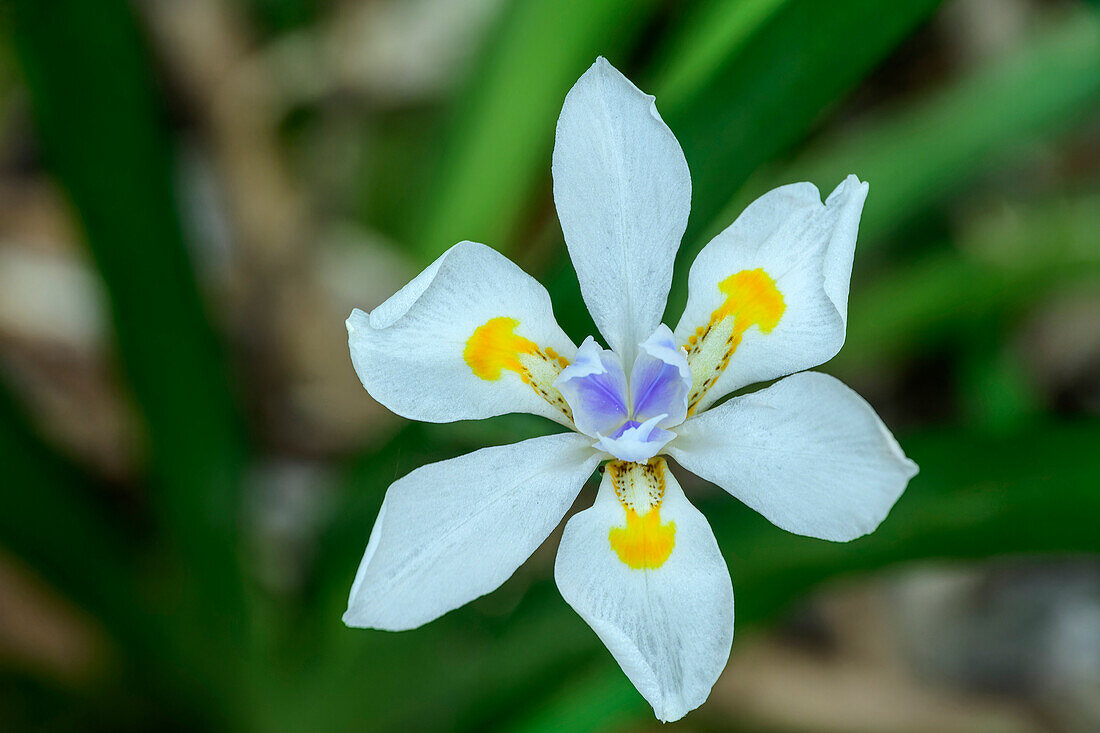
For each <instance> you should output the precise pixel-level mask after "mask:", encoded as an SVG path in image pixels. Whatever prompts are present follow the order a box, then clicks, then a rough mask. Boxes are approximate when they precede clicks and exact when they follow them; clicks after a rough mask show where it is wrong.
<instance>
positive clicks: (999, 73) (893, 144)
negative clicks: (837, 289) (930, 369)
mask: <svg viewBox="0 0 1100 733" xmlns="http://www.w3.org/2000/svg"><path fill="white" fill-rule="evenodd" d="M1098 106H1100V17H1098V16H1097V15H1096V14H1095V13H1093V12H1091V11H1087V10H1084V9H1076V10H1075V11H1073V12H1069V13H1068V14H1067V15H1066V17H1063V18H1061V19H1060V20H1057V21H1056V22H1054V23H1053V24H1051V25H1050V26H1049V27H1044V28H1043V29H1041V30H1040V31H1038V32H1035V33H1034V34H1033V35H1032V36H1031V37H1030V38H1029V39H1028V40H1027V41H1026V42H1025V43H1024V44H1022V45H1021V46H1020V47H1019V48H1015V49H1013V51H1011V52H1010V53H1007V54H1005V55H1003V56H1002V57H1001V58H999V59H997V60H995V61H994V62H991V63H988V64H986V65H985V66H983V67H981V68H979V69H977V70H975V71H973V72H971V73H969V74H967V75H965V76H963V77H962V78H960V79H958V80H956V81H954V82H952V83H951V84H949V85H948V86H946V87H945V88H943V89H941V90H939V91H937V92H935V93H934V94H932V95H930V96H929V97H927V98H926V99H924V100H921V101H919V102H916V103H912V104H909V105H907V106H905V107H904V108H902V109H898V110H895V111H893V112H891V113H889V114H886V115H882V116H879V117H877V118H872V119H867V120H864V121H863V122H862V123H861V124H860V125H858V126H857V127H855V128H853V129H850V130H848V131H847V132H846V135H845V137H844V138H843V139H840V140H833V141H829V142H824V143H822V144H821V145H820V146H818V148H816V149H815V150H813V151H811V152H808V153H807V154H806V155H805V156H803V157H801V158H799V159H798V160H795V161H794V162H792V163H790V164H789V165H787V166H785V167H784V169H783V172H781V173H779V174H777V175H773V176H769V178H770V179H771V181H773V182H775V183H776V184H778V183H790V182H791V181H795V180H798V181H806V180H808V181H812V182H814V183H816V184H818V185H819V186H820V187H821V188H822V192H823V194H825V193H828V192H829V191H831V190H832V188H833V187H834V186H835V185H837V184H838V183H839V182H840V181H841V180H843V179H844V177H845V176H847V175H848V174H849V173H855V174H856V175H858V176H859V177H860V178H861V179H863V180H866V181H869V182H870V184H871V194H870V195H869V196H868V197H867V205H866V208H865V209H864V212H863V219H862V221H861V222H860V245H861V247H862V246H863V245H865V244H867V243H872V244H873V243H875V242H876V241H878V240H880V239H881V238H882V236H883V235H884V234H886V233H888V232H890V231H891V230H893V229H895V228H896V227H898V226H900V225H901V224H903V223H905V222H907V221H911V220H912V219H914V218H915V217H917V216H920V215H921V213H922V212H924V211H925V210H927V208H928V206H929V204H931V203H933V202H935V201H937V200H941V199H943V198H944V197H946V196H949V195H951V194H954V193H957V192H959V191H960V190H961V189H962V188H963V187H964V186H965V184H966V183H967V182H968V181H970V180H971V179H973V178H974V176H975V175H977V174H979V173H981V172H982V171H984V170H988V169H989V168H990V167H992V166H994V165H996V164H998V163H1001V162H1003V161H1005V160H1007V159H1011V158H1012V157H1015V156H1019V155H1020V153H1021V151H1022V150H1024V149H1026V146H1027V145H1029V144H1033V141H1035V140H1040V139H1043V138H1044V137H1047V136H1049V135H1050V134H1051V133H1054V132H1058V131H1062V130H1065V129H1067V128H1069V127H1070V126H1072V125H1073V124H1074V123H1079V122H1081V121H1082V120H1083V119H1084V118H1085V115H1086V113H1089V112H1091V111H1095V110H1096V109H1097V107H1098ZM761 184H762V185H758V186H753V187H752V189H753V190H752V191H747V192H744V193H743V194H742V195H740V196H739V197H738V198H737V199H736V200H735V201H734V203H733V204H731V205H730V206H727V207H726V210H725V211H724V212H723V213H722V214H721V215H720V216H719V217H718V218H717V220H716V221H715V222H714V223H713V225H712V226H711V227H710V230H711V231H712V232H714V233H716V232H717V231H719V230H720V229H722V228H724V227H725V226H726V225H727V224H729V222H730V221H732V220H733V218H735V217H736V215H737V214H738V213H740V211H741V209H743V208H744V206H745V205H746V204H747V203H748V201H749V200H751V197H753V196H755V195H756V194H757V193H762V191H763V190H766V189H767V188H770V187H771V183H764V182H763V181H762V182H761Z"/></svg>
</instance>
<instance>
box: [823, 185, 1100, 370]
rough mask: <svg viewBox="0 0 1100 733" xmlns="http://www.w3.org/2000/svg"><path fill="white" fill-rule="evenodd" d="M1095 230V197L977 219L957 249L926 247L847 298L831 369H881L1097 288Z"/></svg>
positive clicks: (1099, 213)
mask: <svg viewBox="0 0 1100 733" xmlns="http://www.w3.org/2000/svg"><path fill="white" fill-rule="evenodd" d="M1097 226H1100V200H1098V199H1097V197H1096V196H1094V195H1089V196H1083V197H1080V198H1079V199H1077V200H1071V201H1057V202H1054V203H1053V204H1044V205H1037V206H1031V207H1023V208H1018V209H1014V210H1011V211H1006V212H1004V213H1003V214H1001V215H998V216H993V217H987V218H986V219H984V223H983V220H982V219H980V218H979V219H977V221H976V222H975V223H972V224H971V225H970V228H969V229H968V230H967V231H965V232H963V233H962V235H961V236H960V241H959V244H958V246H957V247H956V248H943V249H939V250H936V251H933V252H931V253H929V254H927V255H925V256H923V257H922V258H920V259H918V260H915V261H912V262H908V263H906V264H905V265H904V266H901V267H899V268H897V269H896V271H893V272H888V273H885V274H882V275H880V276H879V277H878V278H876V279H875V281H874V282H873V283H870V284H869V285H866V286H864V287H863V288H861V289H860V290H858V291H854V292H853V294H852V299H851V303H850V305H849V308H848V312H849V314H850V321H849V324H848V338H847V342H846V343H845V346H844V349H843V350H842V351H841V352H840V353H839V354H838V355H837V356H836V357H835V358H834V359H833V360H832V361H831V362H829V370H830V371H835V372H838V373H844V374H855V373H858V372H861V371H863V372H867V371H871V372H874V371H881V370H883V369H887V368H889V367H890V365H891V364H892V363H894V362H895V361H897V360H898V359H900V358H903V357H906V356H912V355H913V354H915V353H919V352H921V351H925V352H927V351H930V350H933V349H935V348H936V347H937V345H939V344H943V343H945V342H948V341H950V340H951V339H955V338H959V337H961V336H962V335H964V334H965V333H966V332H967V331H968V330H969V329H971V328H972V327H973V326H974V324H975V323H978V322H988V321H989V319H990V318H993V317H995V316H997V314H1006V315H1012V314H1014V313H1016V312H1019V311H1020V310H1021V309H1023V308H1025V307H1027V306H1028V305H1029V304H1030V303H1033V302H1035V301H1036V300H1038V299H1040V298H1042V297H1044V296H1045V295H1047V294H1049V293H1051V292H1052V291H1054V290H1057V289H1062V288H1066V287H1070V286H1072V285H1074V284H1083V285H1088V284H1089V283H1092V284H1093V287H1095V284H1096V283H1098V282H1100V247H1098V246H1097V244H1096V231H1097ZM1036 242H1042V243H1043V244H1042V246H1041V247H1037V246H1035V243H1036Z"/></svg>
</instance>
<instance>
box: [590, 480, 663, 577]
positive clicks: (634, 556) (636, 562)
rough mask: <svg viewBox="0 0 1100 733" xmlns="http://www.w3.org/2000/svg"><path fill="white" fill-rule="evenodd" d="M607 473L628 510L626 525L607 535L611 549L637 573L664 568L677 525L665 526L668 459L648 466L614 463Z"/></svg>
mask: <svg viewBox="0 0 1100 733" xmlns="http://www.w3.org/2000/svg"><path fill="white" fill-rule="evenodd" d="M604 470H605V471H606V472H607V475H608V476H609V477H610V479H611V484H612V486H613V487H614V489H615V496H616V497H617V498H618V499H619V503H620V504H622V506H623V509H624V510H625V511H626V526H625V527H612V528H611V529H610V530H609V531H608V533H607V539H608V542H610V544H611V549H612V550H614V551H615V554H616V555H618V557H619V560H620V561H622V563H623V564H624V565H626V566H627V567H629V568H632V569H634V570H655V569H656V568H659V567H661V566H662V565H664V564H665V561H666V560H668V558H669V555H671V554H672V548H673V547H675V546H676V523H675V522H667V523H665V524H662V523H661V502H662V501H663V500H664V496H665V471H667V470H668V467H667V466H666V465H665V461H664V459H663V458H651V459H649V462H648V463H631V462H628V461H610V462H609V463H608V464H607V465H606V466H605V467H604Z"/></svg>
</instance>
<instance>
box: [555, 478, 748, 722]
mask: <svg viewBox="0 0 1100 733" xmlns="http://www.w3.org/2000/svg"><path fill="white" fill-rule="evenodd" d="M650 465H652V463H651V464H650ZM660 466H661V469H662V471H663V473H664V481H665V493H664V498H663V501H662V502H661V504H660V506H659V508H658V509H650V510H649V511H650V512H653V511H658V512H659V515H658V516H657V517H654V518H653V519H655V520H656V521H654V522H653V523H652V524H649V523H646V521H645V519H646V518H647V517H648V516H649V515H648V514H646V515H645V516H643V517H642V518H638V517H637V515H636V514H635V515H634V517H633V518H632V519H629V520H628V515H627V510H626V509H625V508H624V505H623V503H621V502H620V500H619V499H618V498H617V495H616V491H615V487H614V485H613V481H612V479H611V471H605V473H604V478H603V482H602V483H601V484H600V491H599V494H598V496H597V497H596V503H595V504H594V505H593V506H592V508H591V509H587V510H585V511H583V512H581V513H580V514H577V515H576V516H575V517H573V518H572V519H570V520H569V522H568V524H566V526H565V533H564V535H563V536H562V540H561V546H560V547H559V549H558V559H557V563H556V564H555V567H554V578H555V580H556V581H557V584H558V588H559V589H560V590H561V594H562V597H563V598H565V600H566V601H567V602H568V603H569V605H570V606H572V607H573V608H574V610H576V611H577V613H578V614H580V616H581V618H583V619H584V620H585V621H586V622H587V623H588V625H589V626H591V627H592V629H593V631H595V632H596V634H597V635H598V636H599V637H600V640H601V641H603V643H604V644H605V645H606V646H607V648H608V650H609V651H610V652H611V654H612V656H614V657H615V661H617V662H618V663H619V666H621V667H622V669H623V672H625V673H626V676H627V677H628V678H630V681H631V682H632V683H633V684H634V686H635V687H636V688H637V689H638V692H640V693H641V694H642V696H643V697H644V698H645V699H646V700H647V701H648V702H649V704H650V705H652V706H653V712H654V713H655V714H656V716H657V717H658V718H659V719H660V720H663V721H672V720H679V719H680V718H682V717H683V716H684V715H686V714H687V713H688V712H690V711H691V710H694V709H695V708H697V707H699V706H700V705H702V704H703V702H704V701H705V700H706V699H707V696H708V695H709V694H710V690H711V687H713V686H714V682H715V681H716V680H717V679H718V676H719V675H720V674H721V672H722V669H723V668H724V667H725V666H726V661H727V659H728V658H729V653H730V645H731V644H732V642H733V585H732V584H731V583H730V576H729V570H728V569H727V568H726V563H725V561H724V560H723V559H722V555H721V553H720V552H719V551H718V543H717V542H716V541H715V539H714V534H713V533H712V532H711V529H710V525H709V524H707V520H706V519H704V518H703V515H702V514H700V513H699V511H698V510H697V509H695V507H693V506H692V505H691V504H690V503H689V502H688V500H687V499H686V498H685V497H684V493H683V491H682V490H681V489H680V486H679V484H677V483H676V480H675V479H674V478H673V477H672V474H671V473H669V472H668V470H667V468H665V467H664V462H663V461H660ZM613 531H618V532H619V533H620V534H618V535H612V534H611V533H612V532H613ZM624 532H625V533H627V534H633V537H632V538H631V537H628V536H627V535H626V534H623V533H624ZM659 534H660V535H662V536H656V535H659ZM612 537H614V540H612ZM670 540H671V542H672V545H671V552H670V553H668V554H667V555H665V554H664V551H667V550H668V542H669V541H670ZM630 541H633V542H635V543H638V544H641V543H648V547H649V551H648V554H647V552H646V551H642V552H640V553H638V555H639V556H642V557H644V558H645V562H644V563H643V566H642V567H631V566H630V565H628V564H627V563H626V562H624V560H623V559H621V556H620V554H619V553H620V552H623V551H624V548H623V543H624V542H630ZM616 548H619V549H616ZM662 548H663V549H662ZM625 556H626V557H627V558H628V559H631V560H632V562H635V564H637V562H636V561H637V559H638V557H637V556H635V557H633V558H632V557H631V556H630V555H625ZM655 556H656V559H654V558H655Z"/></svg>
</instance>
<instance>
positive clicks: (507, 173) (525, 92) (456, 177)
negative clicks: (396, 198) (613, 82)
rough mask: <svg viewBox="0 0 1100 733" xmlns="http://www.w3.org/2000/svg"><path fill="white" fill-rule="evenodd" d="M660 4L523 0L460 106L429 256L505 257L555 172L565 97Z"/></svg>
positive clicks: (431, 192) (434, 211) (430, 205)
mask: <svg viewBox="0 0 1100 733" xmlns="http://www.w3.org/2000/svg"><path fill="white" fill-rule="evenodd" d="M655 5H656V3H655V2H653V0H643V1H642V2H632V1H631V0H586V1H585V2H569V3H562V2H559V1H558V0H516V1H515V2H512V3H511V4H510V5H509V7H508V8H507V10H506V12H505V14H504V17H503V18H502V19H501V21H500V23H499V25H498V26H497V28H496V29H495V31H494V33H493V35H492V39H491V40H490V42H489V44H488V46H487V48H486V49H485V52H484V53H483V55H482V57H481V59H480V63H479V64H478V65H477V67H476V69H475V72H474V74H473V75H472V80H471V83H470V85H469V87H468V89H466V90H465V92H464V93H463V95H462V97H461V99H460V100H459V101H458V105H457V109H456V110H455V119H454V122H453V124H452V125H450V126H449V129H448V132H447V134H448V140H447V143H446V147H445V149H444V151H443V153H442V155H441V157H440V163H439V169H438V172H437V174H436V180H435V181H434V182H433V184H432V185H431V186H429V188H428V196H427V198H426V201H425V204H424V206H423V213H422V214H421V216H420V217H418V218H419V219H420V222H421V226H420V227H419V228H418V231H417V232H416V233H415V234H414V235H413V241H414V242H415V243H416V246H417V251H418V252H419V253H420V255H421V256H422V258H423V259H426V260H427V259H433V258H435V257H436V256H437V255H438V254H440V253H441V252H443V250H445V249H446V248H448V247H450V246H451V245H452V244H454V243H455V242H458V241H461V240H463V239H470V240H474V241H479V242H483V243H485V244H489V245H490V246H493V247H495V248H497V249H500V250H503V251H507V250H508V249H509V247H510V245H511V244H512V241H513V238H514V237H515V235H516V231H515V230H516V227H517V226H518V224H519V221H520V217H521V215H522V213H523V211H524V209H525V207H526V206H527V205H528V203H529V202H530V199H531V196H532V194H533V193H534V191H535V190H536V188H537V186H538V185H539V182H540V181H543V180H545V177H546V175H547V174H548V173H549V170H550V149H551V143H552V141H553V139H554V126H555V123H556V121H557V119H558V112H559V111H560V110H561V105H562V102H563V101H564V99H565V94H566V92H567V91H569V88H570V87H571V86H572V85H573V82H575V81H576V80H577V78H578V77H579V76H580V75H581V74H582V73H583V72H584V70H585V69H586V68H587V67H588V66H589V65H590V64H592V62H593V61H595V59H596V57H597V56H599V55H607V56H611V60H612V61H613V62H620V63H621V61H620V59H617V58H615V56H616V54H615V52H616V51H617V50H618V49H620V48H622V47H624V46H625V45H626V42H627V40H628V39H630V38H631V37H632V36H633V34H634V32H635V31H636V29H637V28H638V27H640V25H641V24H642V23H644V22H645V20H646V18H648V17H649V15H650V14H651V13H652V12H653V9H654V7H655Z"/></svg>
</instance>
